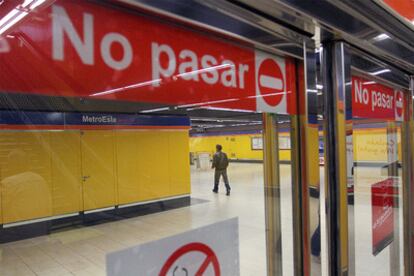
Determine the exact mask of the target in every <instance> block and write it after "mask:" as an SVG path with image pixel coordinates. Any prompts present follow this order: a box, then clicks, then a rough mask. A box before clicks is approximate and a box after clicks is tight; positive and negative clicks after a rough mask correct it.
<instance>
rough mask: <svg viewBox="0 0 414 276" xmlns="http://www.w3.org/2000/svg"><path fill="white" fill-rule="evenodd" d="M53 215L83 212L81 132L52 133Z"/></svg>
mask: <svg viewBox="0 0 414 276" xmlns="http://www.w3.org/2000/svg"><path fill="white" fill-rule="evenodd" d="M50 149H51V157H52V163H51V164H52V185H53V214H54V215H61V214H67V213H73V212H79V211H82V210H83V199H82V186H81V181H82V175H81V146H80V131H78V130H76V131H57V132H50Z"/></svg>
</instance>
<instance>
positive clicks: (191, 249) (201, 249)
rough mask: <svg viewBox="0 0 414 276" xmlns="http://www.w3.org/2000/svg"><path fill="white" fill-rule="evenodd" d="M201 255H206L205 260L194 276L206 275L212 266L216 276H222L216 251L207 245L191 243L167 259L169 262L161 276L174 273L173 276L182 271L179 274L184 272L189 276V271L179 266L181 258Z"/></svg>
mask: <svg viewBox="0 0 414 276" xmlns="http://www.w3.org/2000/svg"><path fill="white" fill-rule="evenodd" d="M199 253H201V254H203V255H205V259H204V261H203V262H202V263H201V264H200V267H199V268H198V270H197V272H196V273H195V274H194V275H196V276H202V275H204V273H205V272H206V270H207V269H208V268H209V267H210V266H211V267H212V269H213V271H214V275H215V276H220V264H219V261H218V258H217V256H216V254H215V253H214V251H213V250H212V249H211V248H210V247H208V246H207V245H205V244H203V243H189V244H187V245H184V246H183V247H181V248H179V249H178V250H176V251H175V252H174V253H173V254H172V255H171V256H170V257H169V258H168V259H167V261H166V262H165V264H164V265H163V267H162V269H161V271H160V274H159V275H160V276H166V275H170V274H171V273H172V275H175V273H176V272H177V270H182V271H179V272H177V273H182V272H184V274H185V275H188V270H187V269H186V268H185V267H180V266H179V265H178V264H177V261H179V259H180V258H181V257H183V256H185V255H187V254H199Z"/></svg>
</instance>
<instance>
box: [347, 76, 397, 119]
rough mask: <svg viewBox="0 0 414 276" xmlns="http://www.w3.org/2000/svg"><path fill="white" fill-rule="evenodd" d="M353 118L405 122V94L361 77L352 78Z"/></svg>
mask: <svg viewBox="0 0 414 276" xmlns="http://www.w3.org/2000/svg"><path fill="white" fill-rule="evenodd" d="M352 116H353V117H355V118H371V119H384V120H389V121H402V120H404V94H403V92H402V91H400V90H395V89H394V88H391V87H388V86H386V85H383V84H379V83H378V82H375V81H372V80H367V79H364V78H361V77H356V76H353V77H352Z"/></svg>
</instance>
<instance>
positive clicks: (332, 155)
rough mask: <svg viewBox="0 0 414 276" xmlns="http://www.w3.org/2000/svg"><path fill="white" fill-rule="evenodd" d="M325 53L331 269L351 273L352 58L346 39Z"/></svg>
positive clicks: (327, 46)
mask: <svg viewBox="0 0 414 276" xmlns="http://www.w3.org/2000/svg"><path fill="white" fill-rule="evenodd" d="M322 53H323V57H322V63H323V64H322V67H323V72H322V73H323V81H324V107H325V141H326V145H325V164H326V167H325V168H326V171H325V176H326V177H325V178H326V195H325V196H326V203H327V216H326V217H327V228H328V229H327V233H328V256H329V260H328V271H329V275H348V202H347V197H348V195H347V159H346V157H347V156H346V113H347V104H348V105H349V104H350V103H349V99H348V100H347V95H351V94H350V89H351V85H350V73H351V72H350V70H351V69H350V68H351V67H350V58H349V54H348V50H347V47H346V45H345V44H344V43H343V42H337V41H329V42H326V43H324V44H323V52H322ZM347 84H348V85H347ZM348 97H349V96H348Z"/></svg>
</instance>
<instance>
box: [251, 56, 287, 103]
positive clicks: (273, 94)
mask: <svg viewBox="0 0 414 276" xmlns="http://www.w3.org/2000/svg"><path fill="white" fill-rule="evenodd" d="M257 82H258V88H259V92H260V95H262V98H263V100H264V101H265V102H266V103H267V104H268V105H270V106H277V105H278V104H279V103H280V102H281V101H282V99H283V96H284V94H285V81H284V78H283V72H282V69H281V68H280V66H279V64H277V62H276V61H274V60H273V59H270V58H268V59H266V60H264V61H263V62H262V63H261V64H260V67H259V70H258V74H257Z"/></svg>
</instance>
